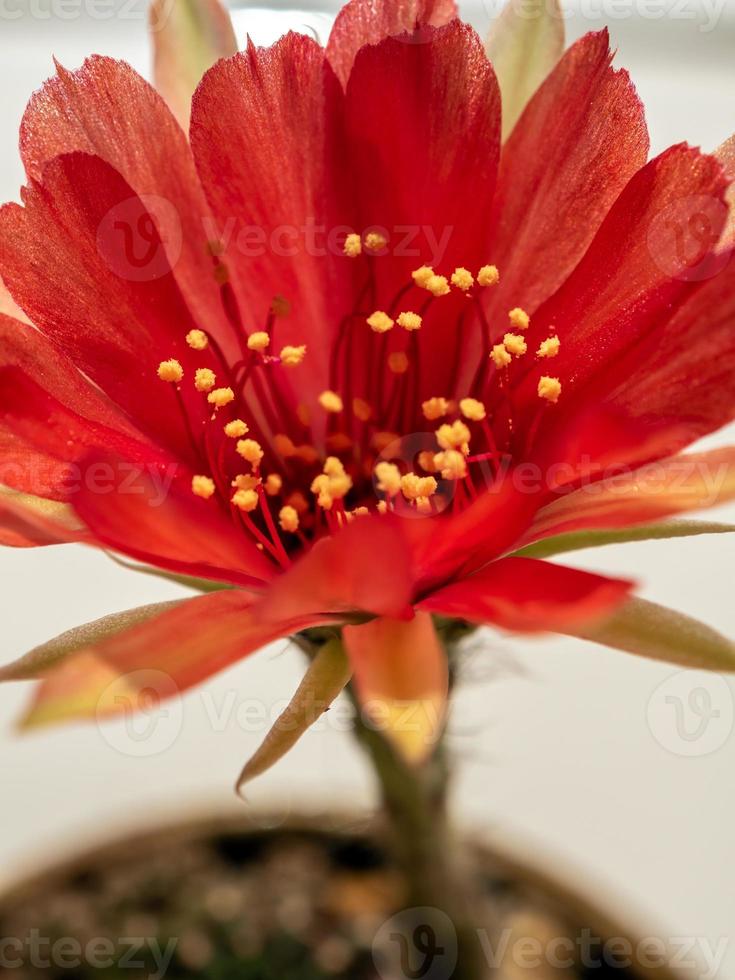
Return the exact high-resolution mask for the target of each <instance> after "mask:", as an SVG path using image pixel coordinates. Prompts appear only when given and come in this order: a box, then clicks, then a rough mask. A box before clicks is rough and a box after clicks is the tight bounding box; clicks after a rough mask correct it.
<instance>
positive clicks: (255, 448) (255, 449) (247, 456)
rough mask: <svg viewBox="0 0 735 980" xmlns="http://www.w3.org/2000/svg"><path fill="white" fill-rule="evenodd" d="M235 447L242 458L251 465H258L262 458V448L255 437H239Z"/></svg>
mask: <svg viewBox="0 0 735 980" xmlns="http://www.w3.org/2000/svg"><path fill="white" fill-rule="evenodd" d="M236 448H237V451H238V453H239V454H240V455H241V456H242V458H243V459H244V460H246V461H247V462H248V463H250V464H251V466H254V467H255V466H259V465H260V461H261V459H262V458H263V449H262V447H261V445H260V443H259V442H256V441H255V439H240V441H239V442H238V444H237V447H236Z"/></svg>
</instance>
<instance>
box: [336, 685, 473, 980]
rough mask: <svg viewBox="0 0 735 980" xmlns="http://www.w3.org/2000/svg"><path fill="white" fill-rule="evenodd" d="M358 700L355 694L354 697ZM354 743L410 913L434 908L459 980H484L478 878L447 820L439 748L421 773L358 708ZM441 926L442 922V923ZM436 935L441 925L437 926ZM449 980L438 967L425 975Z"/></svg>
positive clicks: (445, 773)
mask: <svg viewBox="0 0 735 980" xmlns="http://www.w3.org/2000/svg"><path fill="white" fill-rule="evenodd" d="M353 700H355V699H354V695H353ZM355 708H356V711H355V719H356V720H355V729H354V731H355V736H356V738H357V740H358V742H359V743H360V745H361V746H362V748H363V749H364V750H365V752H366V753H367V755H368V757H369V759H370V761H371V763H372V767H373V771H374V773H375V775H376V778H377V780H378V783H379V786H380V791H381V796H382V803H383V809H384V813H385V816H386V819H387V822H388V826H389V833H390V838H391V844H392V847H393V852H394V856H395V859H396V861H397V863H398V865H399V867H400V869H401V871H402V872H403V875H404V877H405V881H406V907H407V908H423V907H428V908H434V909H437V910H439V911H440V912H443V913H445V914H446V915H447V916H448V917H449V919H450V920H451V922H452V924H453V927H454V931H456V938H455V936H454V935H447V936H441V935H438V936H437V937H436V947H437V948H439V947H441V948H447V947H448V948H450V949H451V948H453V947H454V946H455V944H456V949H457V965H456V967H455V969H454V971H453V972H452V973H451V977H452V980H483V978H485V977H486V976H487V975H488V974H489V969H488V967H487V965H486V963H485V959H484V957H483V953H482V944H481V942H480V939H479V936H478V931H477V930H478V929H479V928H480V927H481V926H488V925H489V924H488V923H483V922H477V921H475V918H474V916H475V914H477V909H478V908H479V906H480V903H479V902H478V901H475V900H474V894H475V887H474V885H475V882H474V880H473V874H472V871H471V869H470V868H469V867H467V866H466V861H465V860H464V859H463V855H462V852H461V850H460V848H459V847H458V845H457V842H456V841H455V839H454V836H453V834H452V832H451V829H450V826H449V820H448V814H447V791H448V786H449V770H448V766H447V756H446V752H445V750H444V747H443V746H442V745H441V744H440V745H439V746H438V747H437V750H436V751H435V753H434V754H433V756H432V757H431V758H430V759H429V760H428V761H427V762H426V763H425V764H424V765H423V766H421V767H419V768H416V767H413V766H410V765H408V764H407V763H406V762H405V761H404V760H403V759H402V758H400V756H399V755H398V754H397V753H396V752H395V751H394V749H393V747H392V745H391V744H390V742H389V741H388V740H387V739H386V738H385V737H384V736H383V735H382V734H380V733H379V732H377V731H376V730H375V729H374V728H372V727H370V726H369V724H366V722H365V720H364V718H363V717H362V715H361V713H360V710H359V706H358V705H357V702H356V701H355ZM437 921H440V920H437ZM432 924H433V926H434V928H435V927H436V922H433V923H432ZM434 975H436V976H437V977H439V976H441V977H442V978H443V980H444V977H446V980H449V976H450V974H448V973H447V974H444V973H442V970H441V965H440V963H439V962H437V964H436V972H432V970H431V969H429V971H428V972H427V973H423V974H422V976H426V977H432V976H434Z"/></svg>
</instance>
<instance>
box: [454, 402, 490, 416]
mask: <svg viewBox="0 0 735 980" xmlns="http://www.w3.org/2000/svg"><path fill="white" fill-rule="evenodd" d="M459 410H460V412H461V413H462V414H463V415H464V417H465V418H466V419H469V420H470V421H471V422H482V420H483V419H484V418H485V416H486V414H487V413H486V411H485V406H484V405H483V404H482V402H479V401H478V400H477V399H476V398H463V399H461V401H460V403H459Z"/></svg>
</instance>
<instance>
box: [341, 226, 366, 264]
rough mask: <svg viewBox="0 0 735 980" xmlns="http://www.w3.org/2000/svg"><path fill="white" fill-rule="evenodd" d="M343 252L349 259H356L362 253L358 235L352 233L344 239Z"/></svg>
mask: <svg viewBox="0 0 735 980" xmlns="http://www.w3.org/2000/svg"><path fill="white" fill-rule="evenodd" d="M343 251H344V253H345V255H346V256H348V257H349V258H351V259H356V258H357V256H358V255H359V254H360V252H362V240H361V238H360V236H359V235H357V234H355V232H353V233H352V234H351V235H348V236H347V238H345V244H344V247H343Z"/></svg>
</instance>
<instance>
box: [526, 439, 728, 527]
mask: <svg viewBox="0 0 735 980" xmlns="http://www.w3.org/2000/svg"><path fill="white" fill-rule="evenodd" d="M733 499H735V448H733V447H730V448H727V449H714V450H712V451H711V452H708V453H686V454H684V455H681V456H675V457H673V458H672V459H665V460H661V461H660V462H657V463H651V464H649V465H647V466H644V467H641V468H639V469H635V470H632V471H628V472H625V471H623V472H620V471H617V472H616V471H611V472H610V473H609V476H608V478H607V479H602V480H600V481H599V482H596V483H591V484H589V485H587V486H583V487H581V488H580V489H578V490H575V491H573V492H572V493H568V494H566V495H565V496H563V497H559V498H558V499H557V500H555V501H553V502H552V503H550V504H548V505H547V506H546V507H544V508H542V509H541V510H539V512H538V513H537V515H536V517H535V519H534V521H533V524H532V525H531V527H530V528H529V530H528V532H527V534H526V536H525V537H524V543H526V544H527V543H530V542H531V541H538V540H541V539H543V538H547V537H550V536H551V535H557V534H567V533H570V532H574V531H583V530H590V529H594V528H604V529H612V528H628V527H633V526H635V525H645V524H649V523H651V522H652V521H657V520H660V519H661V518H663V517H671V516H673V515H675V514H680V513H684V512H686V511H690V510H701V509H704V508H708V507H714V506H716V505H717V504H721V503H725V502H726V501H728V500H733Z"/></svg>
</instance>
